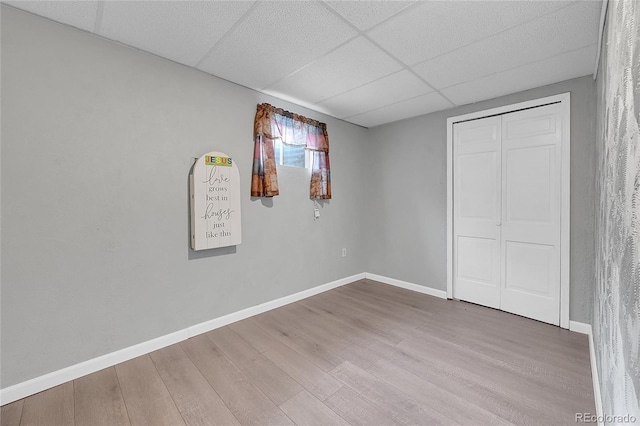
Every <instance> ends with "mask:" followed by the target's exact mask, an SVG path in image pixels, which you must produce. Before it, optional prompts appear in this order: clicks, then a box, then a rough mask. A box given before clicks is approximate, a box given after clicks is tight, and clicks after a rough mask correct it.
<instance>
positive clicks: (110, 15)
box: [98, 1, 251, 66]
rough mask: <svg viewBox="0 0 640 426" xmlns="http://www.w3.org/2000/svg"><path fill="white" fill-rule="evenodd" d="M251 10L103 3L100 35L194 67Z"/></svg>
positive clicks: (225, 5) (223, 5)
mask: <svg viewBox="0 0 640 426" xmlns="http://www.w3.org/2000/svg"><path fill="white" fill-rule="evenodd" d="M249 7H251V3H250V2H242V1H240V2H235V1H215V2H207V1H205V2H195V1H187V2H179V1H126V2H121V1H118V2H116V1H114V2H105V3H104V10H103V14H102V23H101V25H100V29H99V32H98V33H99V34H100V35H102V36H104V37H107V38H110V39H112V40H117V41H119V42H121V43H124V44H128V45H130V46H135V47H137V48H139V49H142V50H145V51H147V52H151V53H154V54H156V55H159V56H162V57H164V58H168V59H171V60H173V61H176V62H179V63H182V64H186V65H190V66H194V65H196V64H197V63H198V62H199V61H200V60H201V59H202V57H203V56H204V55H205V54H206V53H207V52H208V51H209V49H211V47H212V46H213V45H214V44H215V43H216V42H217V41H218V40H220V38H222V36H223V35H224V34H225V33H226V32H227V31H229V29H230V28H231V27H232V26H233V24H235V22H236V21H237V20H238V19H239V18H240V17H241V16H242V15H243V14H244V13H245V12H246V11H247V10H248V9H249Z"/></svg>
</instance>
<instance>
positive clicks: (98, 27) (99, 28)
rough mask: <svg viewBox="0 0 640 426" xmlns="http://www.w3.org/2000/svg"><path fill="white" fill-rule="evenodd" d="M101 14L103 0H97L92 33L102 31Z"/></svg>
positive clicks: (102, 13) (102, 11)
mask: <svg viewBox="0 0 640 426" xmlns="http://www.w3.org/2000/svg"><path fill="white" fill-rule="evenodd" d="M102 15H104V1H103V0H99V1H98V4H97V5H96V21H95V23H94V25H93V33H94V34H100V31H102Z"/></svg>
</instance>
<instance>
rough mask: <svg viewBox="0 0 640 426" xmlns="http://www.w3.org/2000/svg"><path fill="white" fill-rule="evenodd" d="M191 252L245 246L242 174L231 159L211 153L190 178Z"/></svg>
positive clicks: (192, 172) (196, 167)
mask: <svg viewBox="0 0 640 426" xmlns="http://www.w3.org/2000/svg"><path fill="white" fill-rule="evenodd" d="M189 189H190V193H191V194H190V196H191V248H192V249H193V250H206V249H212V248H217V247H227V246H234V245H237V244H240V243H241V242H242V228H241V224H240V173H239V172H238V167H237V166H236V164H235V162H234V161H233V159H232V158H231V157H229V156H228V155H227V154H224V153H222V152H208V153H206V154H205V155H203V156H202V157H200V158H198V160H196V163H195V164H194V165H193V168H192V169H191V174H190V175H189Z"/></svg>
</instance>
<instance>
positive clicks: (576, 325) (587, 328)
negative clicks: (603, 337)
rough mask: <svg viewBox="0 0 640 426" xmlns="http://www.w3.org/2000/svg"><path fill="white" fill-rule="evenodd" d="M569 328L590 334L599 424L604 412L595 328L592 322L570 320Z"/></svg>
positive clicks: (599, 425) (594, 395)
mask: <svg viewBox="0 0 640 426" xmlns="http://www.w3.org/2000/svg"><path fill="white" fill-rule="evenodd" d="M569 330H571V331H575V332H576V333H582V334H586V335H588V336H589V358H590V359H591V379H592V380H593V397H594V399H595V404H596V416H598V426H601V425H602V423H601V422H600V419H602V418H603V412H602V394H601V393H600V379H599V378H598V366H597V364H596V348H595V345H594V343H593V329H592V328H591V324H585V323H583V322H577V321H569Z"/></svg>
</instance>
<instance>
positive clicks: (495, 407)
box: [0, 280, 595, 426]
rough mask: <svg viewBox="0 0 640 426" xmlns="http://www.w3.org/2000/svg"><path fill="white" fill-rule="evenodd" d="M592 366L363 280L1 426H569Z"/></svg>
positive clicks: (14, 415) (557, 346) (20, 411)
mask: <svg viewBox="0 0 640 426" xmlns="http://www.w3.org/2000/svg"><path fill="white" fill-rule="evenodd" d="M590 367H591V365H590V358H589V345H588V338H587V337H586V336H584V335H580V334H577V333H573V332H570V331H568V330H563V329H560V328H559V327H555V326H551V325H548V324H543V323H540V322H537V321H532V320H529V319H526V318H522V317H519V316H517V315H512V314H509V313H506V312H502V311H499V310H495V309H489V308H485V307H482V306H478V305H474V304H470V303H466V302H460V301H452V300H442V299H438V298H435V297H431V296H428V295H424V294H418V293H415V292H411V291H409V290H405V289H400V288H397V287H393V286H389V285H387V284H382V283H377V282H374V281H371V280H361V281H358V282H355V283H352V284H348V285H346V286H343V287H340V288H336V289H333V290H329V291H327V292H324V293H322V294H318V295H315V296H312V297H310V298H307V299H304V300H301V301H298V302H295V303H293V304H290V305H287V306H283V307H281V308H278V309H275V310H272V311H269V312H266V313H264V314H261V315H258V316H255V317H253V318H250V319H246V320H243V321H239V322H237V323H234V324H231V325H229V326H226V327H222V328H220V329H217V330H215V331H213V332H209V333H207V334H204V335H200V336H197V337H195V338H192V339H189V340H187V341H185V342H181V343H180V344H178V345H174V346H170V347H168V348H165V349H162V350H160V351H156V352H153V353H151V354H149V355H147V356H144V357H140V358H138V359H135V360H131V361H127V362H125V363H122V364H119V365H117V366H116V367H115V368H110V369H106V370H104V371H101V372H98V373H95V374H92V375H89V376H86V377H84V378H81V379H77V380H76V381H74V382H69V383H66V384H64V385H61V386H58V387H56V388H53V389H50V390H48V391H45V392H42V393H40V394H37V395H33V396H31V397H29V398H26V399H24V400H20V401H16V402H15V403H12V404H9V405H6V406H4V407H2V411H1V415H2V419H1V420H2V424H1V425H0V426H9V425H17V424H18V423H20V424H45V425H55V426H58V425H73V424H74V417H75V423H76V424H78V425H82V424H85V425H88V424H91V425H94V424H96V425H99V424H105V423H108V424H110V425H111V424H125V425H126V424H127V422H126V418H124V415H126V416H128V419H129V421H130V422H131V424H133V425H138V424H153V425H165V424H167V425H174V424H183V421H184V424H203V425H204V424H214V425H215V424H223V425H227V424H236V425H237V424H241V425H269V424H274V425H286V424H293V421H295V422H297V423H298V424H346V423H345V422H348V423H349V424H353V425H392V424H420V425H423V424H472V425H476V424H505V423H506V424H515V425H531V426H535V425H548V424H573V423H574V420H575V419H574V417H575V413H576V412H595V406H594V398H593V386H592V381H591V369H590ZM114 371H115V374H114ZM118 385H119V386H120V390H118ZM119 393H120V396H118V394H119ZM122 401H124V408H125V409H126V411H123V402H122ZM123 412H124V415H123ZM105 419H108V420H105Z"/></svg>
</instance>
